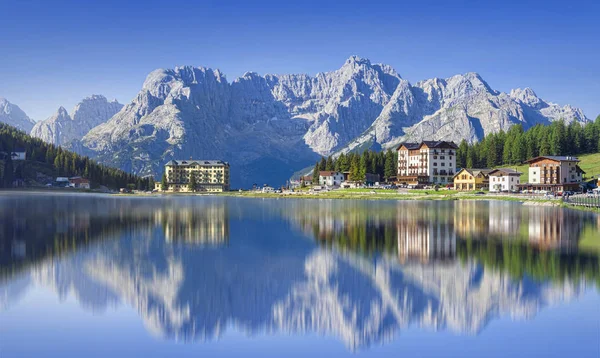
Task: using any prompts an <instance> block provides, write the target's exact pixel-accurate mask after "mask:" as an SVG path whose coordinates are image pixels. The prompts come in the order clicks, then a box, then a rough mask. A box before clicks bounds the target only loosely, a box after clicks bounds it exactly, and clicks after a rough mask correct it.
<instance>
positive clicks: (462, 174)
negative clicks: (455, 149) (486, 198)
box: [454, 168, 492, 190]
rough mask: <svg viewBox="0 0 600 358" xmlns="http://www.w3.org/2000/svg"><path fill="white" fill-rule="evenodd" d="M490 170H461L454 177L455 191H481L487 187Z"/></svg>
mask: <svg viewBox="0 0 600 358" xmlns="http://www.w3.org/2000/svg"><path fill="white" fill-rule="evenodd" d="M491 171H492V170H491V169H467V168H465V169H461V170H460V171H459V172H458V173H456V175H455V176H454V189H455V190H482V189H487V187H488V186H489V176H488V174H489V173H490V172H491Z"/></svg>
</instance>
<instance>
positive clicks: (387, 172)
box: [383, 149, 397, 181]
mask: <svg viewBox="0 0 600 358" xmlns="http://www.w3.org/2000/svg"><path fill="white" fill-rule="evenodd" d="M396 165H397V164H396V163H395V162H394V153H393V152H392V150H391V149H388V150H387V152H385V169H384V173H383V174H384V177H385V180H386V181H389V180H390V179H391V178H393V177H395V176H396V175H397V170H396Z"/></svg>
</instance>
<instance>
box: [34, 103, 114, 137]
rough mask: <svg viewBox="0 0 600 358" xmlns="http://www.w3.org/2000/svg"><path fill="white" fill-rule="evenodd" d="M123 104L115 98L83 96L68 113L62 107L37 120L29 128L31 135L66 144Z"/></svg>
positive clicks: (99, 122) (85, 132)
mask: <svg viewBox="0 0 600 358" xmlns="http://www.w3.org/2000/svg"><path fill="white" fill-rule="evenodd" d="M121 108H123V105H122V104H120V103H119V102H117V101H116V100H113V101H110V102H109V101H108V100H107V99H106V97H104V96H100V95H93V96H90V97H86V98H84V99H83V100H82V101H81V102H79V103H78V104H77V105H76V106H75V108H73V110H72V111H71V113H72V115H69V113H68V112H67V110H66V109H65V108H64V107H60V108H59V109H58V111H56V113H55V114H54V115H52V116H51V117H49V118H47V119H45V120H43V121H39V122H37V123H36V124H35V126H34V127H33V129H32V130H31V135H32V136H34V137H38V138H40V139H42V140H44V141H45V142H48V143H52V144H55V145H66V144H69V143H70V142H72V141H74V140H80V139H81V138H82V137H83V136H84V135H86V134H87V133H88V132H89V131H90V130H91V129H92V128H94V127H96V126H98V125H100V124H102V123H104V122H106V121H108V120H109V119H110V118H111V117H112V116H114V115H115V114H116V113H117V112H119V111H120V110H121Z"/></svg>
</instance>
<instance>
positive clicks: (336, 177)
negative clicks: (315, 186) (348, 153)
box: [319, 171, 344, 186]
mask: <svg viewBox="0 0 600 358" xmlns="http://www.w3.org/2000/svg"><path fill="white" fill-rule="evenodd" d="M343 181H344V174H342V173H340V172H334V171H320V172H319V185H325V186H340V185H342V182H343Z"/></svg>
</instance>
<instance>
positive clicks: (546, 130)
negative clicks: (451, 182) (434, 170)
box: [456, 116, 600, 168]
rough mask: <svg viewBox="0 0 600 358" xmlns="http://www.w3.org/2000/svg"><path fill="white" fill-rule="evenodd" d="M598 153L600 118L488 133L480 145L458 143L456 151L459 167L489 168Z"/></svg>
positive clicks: (517, 126) (518, 127) (599, 145)
mask: <svg viewBox="0 0 600 358" xmlns="http://www.w3.org/2000/svg"><path fill="white" fill-rule="evenodd" d="M599 151H600V116H598V118H596V121H595V122H588V123H586V124H585V125H581V124H580V123H579V122H577V121H573V122H571V123H570V124H569V125H565V122H563V121H562V120H560V121H556V122H552V123H551V124H550V125H547V126H544V125H536V126H533V127H531V128H530V129H529V130H527V131H524V130H523V127H522V126H521V125H515V126H512V127H511V128H510V129H509V130H508V131H507V132H504V131H500V132H498V133H493V134H489V135H488V136H486V137H485V138H484V139H483V140H482V141H481V142H477V143H472V144H469V143H467V142H466V141H462V142H461V143H460V145H459V148H458V150H457V151H456V166H457V167H459V168H493V167H497V166H500V165H506V164H519V163H523V162H524V161H525V160H527V159H530V158H534V157H537V156H540V155H582V154H590V153H598V152H599Z"/></svg>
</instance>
